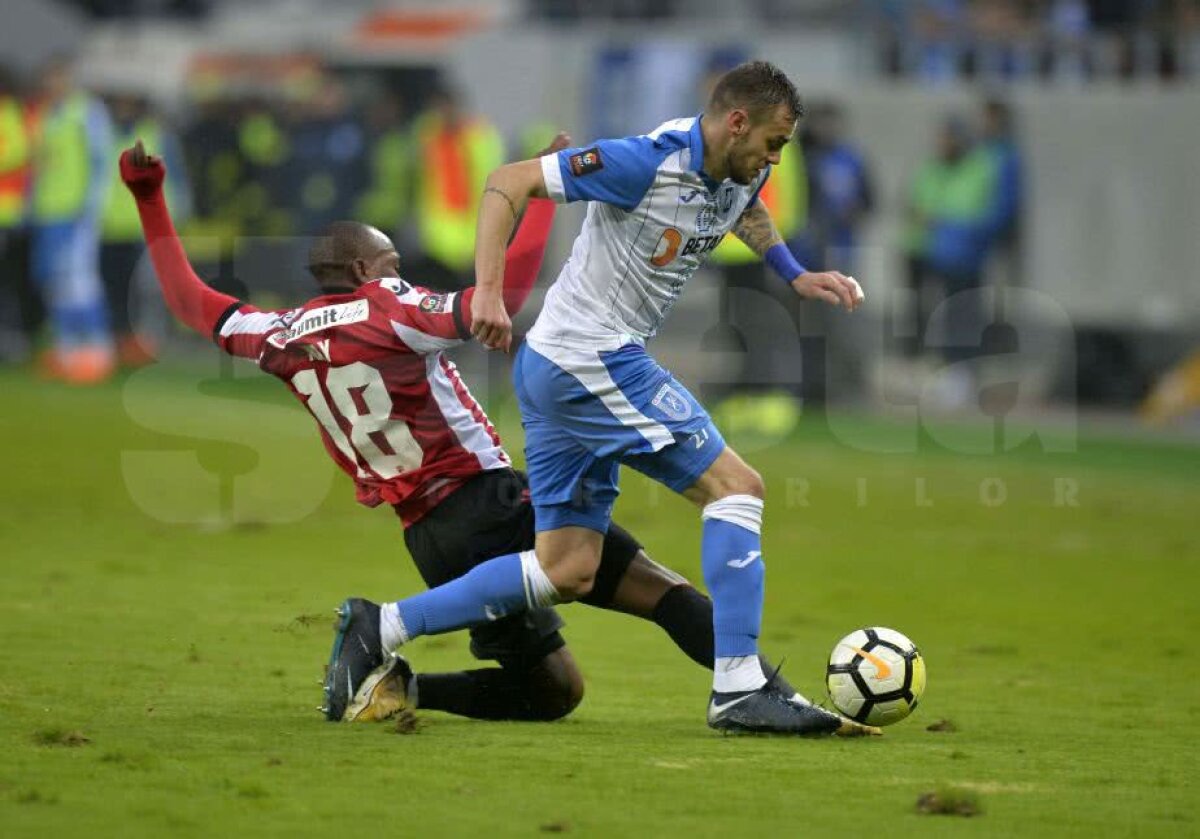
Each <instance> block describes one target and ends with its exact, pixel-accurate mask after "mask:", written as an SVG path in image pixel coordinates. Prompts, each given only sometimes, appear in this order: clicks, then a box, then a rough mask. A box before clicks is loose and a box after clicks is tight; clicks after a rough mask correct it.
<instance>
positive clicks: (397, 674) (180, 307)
mask: <svg viewBox="0 0 1200 839" xmlns="http://www.w3.org/2000/svg"><path fill="white" fill-rule="evenodd" d="M565 145H566V140H565V139H564V138H561V137H560V138H558V139H557V140H556V143H555V144H554V145H552V146H551V148H550V149H549V150H548V151H553V150H555V149H556V148H561V147H565ZM120 168H121V176H122V179H123V180H124V182H125V184H126V185H127V186H128V188H129V189H130V191H131V192H132V193H133V195H134V198H135V199H136V201H137V205H138V211H139V214H140V216H141V220H142V226H143V229H144V232H145V236H146V240H147V243H148V245H149V250H150V254H151V258H152V260H153V263H154V267H155V270H156V272H157V274H158V279H159V283H160V285H161V287H162V290H163V294H164V297H165V298H166V302H167V305H168V307H169V308H170V309H171V311H172V313H173V314H174V315H175V316H176V317H178V318H179V319H180V320H182V321H183V322H184V323H185V324H187V325H188V326H189V327H191V328H192V329H194V330H196V331H198V332H201V333H202V334H206V335H211V336H212V338H213V340H214V341H215V342H216V344H217V346H218V347H220V348H221V349H222V350H224V351H225V352H227V353H229V354H231V355H235V356H240V357H243V358H247V359H251V360H254V361H256V362H257V363H258V365H259V366H260V367H261V368H262V369H263V370H264V371H266V372H268V373H270V374H272V375H274V376H276V377H278V378H280V379H281V380H282V381H283V382H284V383H285V385H287V387H288V388H289V390H291V391H292V393H293V394H295V396H296V397H297V398H298V399H299V400H300V401H301V402H302V403H303V404H304V406H305V407H306V408H307V409H308V411H309V412H310V413H311V414H312V416H313V418H314V419H315V420H316V421H317V424H318V427H319V429H320V433H321V437H322V440H323V442H324V444H325V448H326V450H327V451H328V452H329V455H330V456H331V457H332V458H333V460H334V461H335V462H336V463H337V464H338V466H339V467H340V468H341V469H342V470H343V471H344V472H346V473H347V474H348V475H349V476H350V477H351V479H352V480H353V481H354V484H355V487H356V490H357V496H358V500H359V501H360V502H361V503H363V504H365V505H367V506H369V507H375V506H378V505H381V504H385V503H386V504H389V505H391V506H392V507H393V508H394V510H395V511H396V513H397V515H398V516H399V517H400V519H401V521H402V523H403V525H404V530H405V542H406V544H407V546H408V548H409V551H410V553H411V554H412V556H413V559H414V561H415V562H416V564H417V567H418V569H419V571H420V572H421V575H422V577H423V578H424V580H425V582H426V583H427V584H428V585H429V586H431V587H434V586H440V585H441V584H443V583H446V582H448V581H450V580H453V579H457V578H459V577H462V576H463V575H465V574H467V573H468V572H469V571H470V570H471V569H472V568H474V567H475V566H477V565H478V564H479V563H481V562H483V561H484V560H486V559H488V558H489V557H492V556H497V555H501V554H506V553H513V552H517V551H527V550H529V549H531V548H532V546H533V540H534V521H533V508H532V505H531V504H530V503H529V495H528V488H527V485H526V482H525V479H524V476H523V475H521V474H520V473H518V472H515V471H514V470H513V469H512V468H511V461H510V459H509V457H508V455H507V454H506V453H505V451H504V449H503V448H502V446H501V443H500V439H499V437H498V436H497V434H496V431H495V429H494V428H493V427H492V424H491V423H490V422H489V421H488V418H487V416H486V415H485V414H484V412H483V409H482V408H481V407H480V406H479V404H478V403H477V402H476V401H475V399H474V398H473V397H472V396H471V394H470V391H469V390H468V389H467V387H466V385H465V384H464V383H463V381H462V379H461V378H460V376H459V375H458V372H457V370H456V369H455V366H454V364H453V363H452V362H450V361H449V360H448V359H447V358H446V356H445V354H444V350H446V349H447V348H449V347H451V346H454V345H456V344H458V343H461V342H462V341H464V340H466V339H468V338H469V337H470V334H471V333H470V326H471V322H470V318H471V314H470V313H471V306H470V301H471V298H472V296H473V293H474V290H473V289H471V288H468V289H466V290H465V291H463V292H460V293H458V292H456V293H452V294H442V293H437V292H433V291H429V290H427V289H423V288H420V287H418V286H414V285H410V284H409V283H407V282H405V281H404V280H402V279H400V276H399V256H398V255H397V253H396V250H395V248H394V246H393V245H392V243H391V241H390V240H389V239H388V238H387V237H386V236H385V235H384V234H382V233H381V232H379V231H378V230H376V229H375V228H372V227H369V226H367V225H362V224H358V223H355V222H335V223H334V224H333V225H331V226H330V228H329V229H328V230H327V231H326V235H324V236H322V237H321V238H320V239H319V240H318V241H317V243H316V244H315V245H314V246H313V249H312V251H311V253H310V257H309V269H310V271H311V272H312V274H313V276H314V278H315V279H316V280H317V282H318V284H319V285H320V287H321V291H322V294H321V295H320V296H318V297H316V298H314V299H312V300H310V301H308V302H307V303H305V304H304V305H302V306H299V307H296V308H292V309H283V310H277V311H262V310H259V309H257V308H256V307H254V306H252V305H250V304H248V303H245V302H243V301H240V300H237V299H236V298H233V297H230V296H228V295H225V294H222V293H220V292H218V291H216V290H214V289H212V288H210V287H208V286H207V285H206V284H205V283H204V282H203V281H202V280H201V279H200V278H199V277H198V276H197V275H196V274H195V272H194V271H193V270H192V268H191V266H190V264H189V263H188V260H187V255H186V253H185V252H184V250H183V246H182V244H181V242H180V241H179V238H178V235H177V234H176V232H175V229H174V226H173V224H172V221H171V218H170V215H169V213H168V211H167V208H166V204H165V201H164V200H163V196H162V183H163V180H164V178H165V176H166V170H165V168H164V166H163V164H162V162H161V161H160V160H158V159H157V158H155V157H152V156H150V155H147V154H146V152H145V150H144V149H143V148H142V146H141V144H140V143H139V144H137V145H136V146H134V148H132V149H129V150H127V151H126V152H125V153H124V154H122V156H121V160H120ZM553 217H554V204H553V202H550V201H535V202H532V203H531V204H530V206H529V209H528V210H527V212H526V214H525V217H524V219H523V221H522V223H521V226H520V228H519V230H518V231H517V233H516V234H515V236H514V238H513V241H512V243H511V244H510V246H509V248H508V252H507V261H506V268H505V274H506V282H505V305H506V307H507V308H508V309H509V311H510V313H515V312H516V311H517V310H519V309H520V307H521V306H522V304H523V303H524V301H525V300H526V298H527V297H528V295H529V292H530V290H531V289H532V287H533V284H534V282H535V281H536V279H537V273H538V269H539V268H540V265H541V260H542V253H543V250H544V247H545V243H546V239H547V237H548V235H549V231H550V226H551V223H552V221H553ZM583 602H585V603H588V604H590V605H594V606H599V607H601V608H607V609H612V610H615V611H620V612H625V613H628V614H633V615H636V616H639V617H643V618H646V619H649V620H653V621H654V622H655V623H657V624H659V625H660V626H661V627H662V628H663V629H664V630H665V631H666V632H667V633H668V634H669V635H670V637H671V638H672V639H673V640H674V641H675V643H676V644H677V645H678V646H679V647H680V649H681V650H683V652H685V653H686V654H687V655H688V656H689V657H691V658H692V659H693V660H695V661H697V662H698V663H700V664H702V665H705V666H707V667H709V668H711V667H712V662H713V636H712V603H711V601H710V600H709V599H708V598H707V597H705V596H704V595H702V594H700V593H699V592H698V591H696V589H694V588H693V587H692V586H691V585H689V584H688V583H687V581H686V580H685V579H684V578H682V577H680V576H678V575H676V574H674V573H673V572H671V571H669V570H667V569H665V568H663V567H662V566H660V565H658V564H657V563H655V562H654V561H653V560H651V559H650V558H649V557H648V556H647V555H646V553H645V551H644V550H643V549H642V547H641V545H640V544H638V542H637V541H636V540H635V539H634V538H633V537H632V536H631V535H629V534H628V533H627V532H626V531H624V530H623V529H621V528H620V527H619V526H617V525H615V524H614V525H613V527H612V529H611V530H610V531H609V534H608V538H607V540H606V542H605V549H604V558H603V560H602V562H601V566H600V569H599V571H598V572H597V575H596V581H595V585H594V587H593V591H592V593H591V594H590V595H589V596H588V597H585V598H583ZM561 627H562V621H561V619H560V618H559V617H558V615H557V613H556V612H555V611H554V609H553V608H550V607H541V608H536V607H535V608H531V609H528V610H526V611H523V612H520V613H514V614H508V615H504V616H500V617H498V618H497V619H495V620H490V621H487V622H484V623H482V624H481V625H478V626H475V627H473V628H472V630H471V636H472V647H471V648H472V652H473V653H475V655H476V656H477V657H479V658H483V659H495V660H497V661H498V662H499V663H500V664H501V667H499V668H485V669H480V670H473V671H466V672H459V673H441V674H425V673H422V674H413V673H412V671H411V669H410V668H409V667H408V664H407V662H406V661H405V660H404V659H403V658H401V657H399V656H396V657H394V658H388V659H387V660H386V661H385V662H384V665H383V666H381V667H377V668H375V669H374V670H373V671H371V672H369V673H355V674H353V677H352V678H350V679H348V680H347V685H348V687H349V688H352V690H350V691H349V692H348V693H347V694H346V695H344V696H343V695H341V692H340V691H339V692H338V694H337V695H335V696H333V697H330V698H329V700H330V701H329V703H328V705H327V710H326V714H327V716H328V717H329V719H331V720H340V719H343V718H345V719H359V720H372V719H380V718H384V717H387V716H390V715H392V714H394V713H396V712H398V711H400V710H404V709H406V708H413V707H417V706H419V707H422V708H427V709H432V710H442V711H448V712H451V713H457V714H461V715H463V716H469V717H475V718H482V719H524V720H550V719H557V718H559V717H561V716H564V715H565V714H567V713H569V712H570V711H571V710H572V709H573V708H574V707H575V706H576V705H577V704H578V702H579V701H580V699H581V698H582V694H583V681H582V677H581V675H580V673H579V669H578V667H577V666H576V664H575V662H574V659H573V658H572V657H571V655H570V652H569V651H568V650H567V647H566V645H565V641H564V640H563V638H562V636H561V634H560V633H559V629H560V628H561ZM780 681H781V682H782V679H780ZM785 689H787V690H789V691H790V687H786V685H785Z"/></svg>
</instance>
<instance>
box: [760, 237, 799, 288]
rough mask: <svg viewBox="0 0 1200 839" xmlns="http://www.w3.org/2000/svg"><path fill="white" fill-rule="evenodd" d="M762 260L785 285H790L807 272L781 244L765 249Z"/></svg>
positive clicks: (785, 246)
mask: <svg viewBox="0 0 1200 839" xmlns="http://www.w3.org/2000/svg"><path fill="white" fill-rule="evenodd" d="M763 260H764V261H765V262H766V263H767V264H768V265H770V266H771V270H772V271H774V272H775V273H776V274H778V275H779V278H780V279H781V280H783V281H784V282H785V283H791V281H792V280H794V279H796V278H797V277H799V276H800V275H801V274H803V273H805V272H807V271H808V269H807V268H805V267H804V266H803V265H801V264H800V263H799V262H797V261H796V257H794V256H792V252H791V251H790V250H788V246H787V245H785V244H784V243H783V242H780V243H779V244H777V245H772V246H771V247H769V248H767V252H766V253H765V254H763Z"/></svg>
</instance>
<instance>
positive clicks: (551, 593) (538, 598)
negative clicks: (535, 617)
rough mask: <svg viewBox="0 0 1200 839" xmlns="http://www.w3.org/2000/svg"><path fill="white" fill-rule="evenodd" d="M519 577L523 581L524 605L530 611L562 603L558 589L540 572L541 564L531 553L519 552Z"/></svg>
mask: <svg viewBox="0 0 1200 839" xmlns="http://www.w3.org/2000/svg"><path fill="white" fill-rule="evenodd" d="M521 576H522V577H523V578H524V579H525V603H526V604H527V605H528V606H529V608H530V609H537V608H539V607H543V606H553V605H554V604H555V603H560V602H562V598H561V597H559V596H558V589H556V588H555V587H554V583H552V582H550V578H549V577H547V576H546V572H545V571H543V570H542V564H541V563H540V562H538V558H537V554H535V553H534V552H533V551H521Z"/></svg>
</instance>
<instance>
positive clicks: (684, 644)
mask: <svg viewBox="0 0 1200 839" xmlns="http://www.w3.org/2000/svg"><path fill="white" fill-rule="evenodd" d="M652 619H653V620H654V622H655V623H656V624H658V625H659V626H661V627H662V628H663V631H664V632H666V633H667V634H668V635H670V636H671V640H672V641H674V642H675V646H677V647H679V649H681V650H683V652H684V654H685V655H686V656H687V657H688V658H690V659H691V660H692V661H694V662H696V663H697V664H699V665H700V666H701V667H707V668H708V669H709V670H712V669H713V656H714V655H715V653H714V643H713V606H712V601H711V600H710V599H709V598H708V597H706V596H705V595H703V594H701V593H700V592H698V591H697V590H696V589H694V588H693V587H692V586H686V585H685V586H675V588H673V589H671V590H670V591H668V592H667V593H666V594H664V595H663V596H662V599H661V600H659V601H658V605H656V606H655V607H654V614H653V615H652ZM758 660H759V662H760V663H761V664H762V669H763V675H765V676H770V675H771V674H772V673H773V672H774V671H775V667H774V665H772V664H771V663H770V662H769V661H767V660H766V659H765V658H763V657H762V656H761V655H760V656H759V657H758ZM775 685H776V686H777V687H778V688H779V689H780V690H781V691H783V692H784V693H785V694H788V695H789V696H790V695H791V694H793V693H795V692H796V689H795V688H793V687H792V686H791V684H790V683H788V681H787V679H785V678H783V676H781V675H778V674H777V675H776V676H775Z"/></svg>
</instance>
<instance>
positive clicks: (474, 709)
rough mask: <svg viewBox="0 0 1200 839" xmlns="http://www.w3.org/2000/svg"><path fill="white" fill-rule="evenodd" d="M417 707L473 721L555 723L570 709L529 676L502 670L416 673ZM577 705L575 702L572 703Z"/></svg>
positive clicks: (560, 698) (553, 693) (553, 692)
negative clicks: (553, 721)
mask: <svg viewBox="0 0 1200 839" xmlns="http://www.w3.org/2000/svg"><path fill="white" fill-rule="evenodd" d="M414 678H416V679H418V680H419V682H418V684H417V707H418V708H419V709H422V710H428V711H445V712H446V713H449V714H457V715H458V716H460V717H470V718H472V719H476V720H529V721H547V720H555V719H559V718H560V717H562V716H564V715H565V714H567V713H569V712H570V710H571V708H572V707H574V706H573V705H571V706H570V707H568V706H567V705H564V704H563V703H564V701H565V700H564V699H563V698H562V697H560V696H558V695H556V693H555V691H554V690H553V689H552V688H550V689H547V688H546V686H544V685H543V686H539V685H538V684H537V680H536V678H535V677H534V675H533V674H532V673H530V674H520V673H517V672H516V671H514V670H509V669H505V668H503V667H488V668H485V669H482V670H463V671H459V672H457V673H419V674H417V675H416V676H415V677H414ZM576 701H578V700H576Z"/></svg>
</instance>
